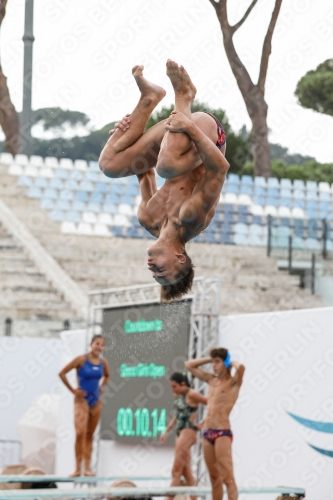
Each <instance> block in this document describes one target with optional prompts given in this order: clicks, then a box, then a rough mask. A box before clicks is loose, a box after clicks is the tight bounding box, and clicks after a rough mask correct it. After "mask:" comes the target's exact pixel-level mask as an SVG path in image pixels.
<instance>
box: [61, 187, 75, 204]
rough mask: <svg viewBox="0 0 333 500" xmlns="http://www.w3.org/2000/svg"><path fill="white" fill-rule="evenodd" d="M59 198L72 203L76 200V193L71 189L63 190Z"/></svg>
mask: <svg viewBox="0 0 333 500" xmlns="http://www.w3.org/2000/svg"><path fill="white" fill-rule="evenodd" d="M59 198H61V199H62V200H68V201H71V200H73V199H74V193H73V191H71V190H69V189H61V190H60V191H59Z"/></svg>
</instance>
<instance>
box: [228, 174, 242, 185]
mask: <svg viewBox="0 0 333 500" xmlns="http://www.w3.org/2000/svg"><path fill="white" fill-rule="evenodd" d="M227 182H230V183H232V184H239V183H240V178H239V176H238V175H237V174H229V175H228V177H227Z"/></svg>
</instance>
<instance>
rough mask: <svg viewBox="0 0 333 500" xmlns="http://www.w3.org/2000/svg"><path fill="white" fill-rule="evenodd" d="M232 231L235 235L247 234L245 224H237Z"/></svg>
mask: <svg viewBox="0 0 333 500" xmlns="http://www.w3.org/2000/svg"><path fill="white" fill-rule="evenodd" d="M234 230H235V233H236V234H247V233H248V226H247V225H246V224H243V223H241V222H237V223H236V224H235V226H234Z"/></svg>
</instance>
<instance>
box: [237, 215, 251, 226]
mask: <svg viewBox="0 0 333 500" xmlns="http://www.w3.org/2000/svg"><path fill="white" fill-rule="evenodd" d="M238 222H241V223H243V224H249V217H248V215H247V214H242V213H240V214H238Z"/></svg>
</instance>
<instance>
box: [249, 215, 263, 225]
mask: <svg viewBox="0 0 333 500" xmlns="http://www.w3.org/2000/svg"><path fill="white" fill-rule="evenodd" d="M252 224H260V225H265V224H266V222H265V221H264V219H263V217H261V216H260V215H253V216H252Z"/></svg>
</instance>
